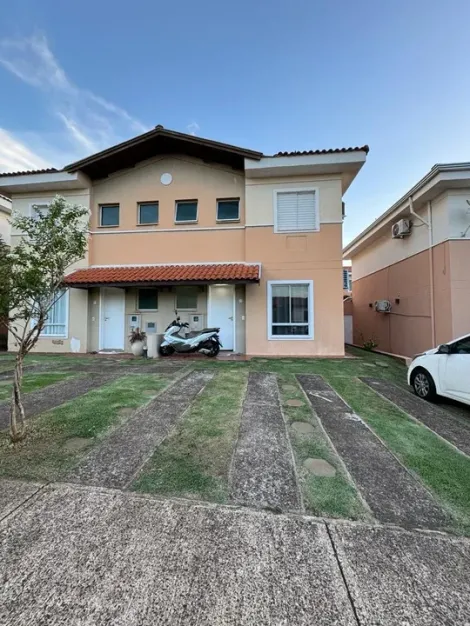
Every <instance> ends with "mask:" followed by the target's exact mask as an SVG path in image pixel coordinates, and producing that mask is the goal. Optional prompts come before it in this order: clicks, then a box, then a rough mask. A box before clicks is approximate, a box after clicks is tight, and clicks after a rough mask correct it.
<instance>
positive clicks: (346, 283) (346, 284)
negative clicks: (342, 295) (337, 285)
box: [343, 268, 351, 291]
mask: <svg viewBox="0 0 470 626" xmlns="http://www.w3.org/2000/svg"><path fill="white" fill-rule="evenodd" d="M343 289H345V290H346V291H351V270H349V269H346V268H344V269H343Z"/></svg>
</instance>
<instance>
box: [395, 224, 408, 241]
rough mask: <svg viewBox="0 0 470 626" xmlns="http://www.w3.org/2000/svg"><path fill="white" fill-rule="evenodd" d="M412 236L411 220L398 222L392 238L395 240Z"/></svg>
mask: <svg viewBox="0 0 470 626" xmlns="http://www.w3.org/2000/svg"><path fill="white" fill-rule="evenodd" d="M408 235H411V221H410V220H398V222H395V224H393V226H392V237H393V238H394V239H403V237H407V236H408Z"/></svg>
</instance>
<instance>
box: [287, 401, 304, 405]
mask: <svg viewBox="0 0 470 626" xmlns="http://www.w3.org/2000/svg"><path fill="white" fill-rule="evenodd" d="M286 404H287V406H304V402H302V400H287V402H286Z"/></svg>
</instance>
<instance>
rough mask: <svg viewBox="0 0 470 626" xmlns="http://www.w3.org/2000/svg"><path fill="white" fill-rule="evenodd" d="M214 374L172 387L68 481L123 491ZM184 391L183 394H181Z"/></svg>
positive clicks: (118, 430) (200, 373)
mask: <svg viewBox="0 0 470 626" xmlns="http://www.w3.org/2000/svg"><path fill="white" fill-rule="evenodd" d="M213 376H214V373H213V372H208V371H204V370H200V371H197V372H191V373H190V374H188V375H186V376H185V377H184V378H183V379H181V380H180V381H179V382H178V383H177V384H173V385H171V386H170V387H169V388H168V389H166V390H165V391H163V392H162V393H161V394H160V395H158V396H157V397H156V398H154V399H153V400H151V401H150V402H149V403H148V404H146V405H144V406H142V407H140V409H137V410H136V411H135V412H134V415H133V416H132V417H130V418H129V419H128V420H127V421H125V422H124V423H123V424H122V425H121V426H120V427H118V428H116V430H114V431H113V432H112V433H111V434H110V435H109V436H108V437H106V438H105V439H103V441H102V443H101V445H99V446H97V447H96V448H93V449H92V450H91V452H90V453H89V454H88V455H87V456H86V457H85V458H84V459H83V461H82V462H81V463H79V464H78V465H77V466H76V467H75V468H74V469H73V470H72V472H71V473H70V474H69V476H68V477H67V480H69V481H71V482H78V483H82V484H85V485H96V486H100V487H110V488H116V489H124V488H126V486H127V485H128V484H129V483H130V482H131V481H132V480H133V479H134V477H135V475H136V473H137V472H138V471H139V469H140V468H141V467H142V465H143V464H144V463H145V462H146V461H147V459H148V458H149V457H150V455H151V454H152V453H153V452H154V450H155V448H157V447H158V446H159V445H160V444H161V442H162V441H163V440H164V439H165V438H166V437H167V436H168V435H169V434H170V432H171V431H172V429H173V428H174V427H175V425H176V422H177V421H178V419H179V418H180V417H181V416H182V414H183V413H184V412H185V410H186V409H187V408H188V406H189V405H190V404H191V402H192V401H193V400H194V398H195V397H196V396H197V394H198V393H199V392H200V391H201V390H202V389H204V387H205V386H206V384H207V383H208V382H209V381H210V380H211V379H212V378H213ZM182 390H183V391H182Z"/></svg>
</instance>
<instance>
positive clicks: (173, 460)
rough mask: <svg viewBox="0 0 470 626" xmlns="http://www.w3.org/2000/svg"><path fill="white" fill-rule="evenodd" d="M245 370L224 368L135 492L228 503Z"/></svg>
mask: <svg viewBox="0 0 470 626" xmlns="http://www.w3.org/2000/svg"><path fill="white" fill-rule="evenodd" d="M246 383H247V372H246V371H244V370H243V369H240V368H226V369H225V370H223V371H221V372H219V373H218V374H217V375H216V376H215V377H214V378H213V379H212V380H211V381H210V382H209V383H208V385H207V386H206V387H205V389H204V391H203V392H202V393H201V394H200V395H199V396H197V398H196V400H195V401H194V402H193V404H192V405H191V407H190V408H189V410H188V412H187V413H186V414H185V416H184V418H183V421H182V422H180V424H179V426H178V428H177V430H176V431H175V432H174V433H173V434H172V435H170V437H168V439H166V440H165V441H164V442H163V443H162V445H161V446H160V447H159V448H158V449H157V450H156V451H155V453H154V455H153V456H152V458H151V459H150V460H149V461H148V462H147V464H146V465H145V466H144V467H143V469H142V471H141V473H140V475H139V476H138V478H137V479H136V481H135V482H134V483H133V485H132V487H131V488H132V489H134V490H135V491H144V492H148V493H160V494H165V495H172V496H180V497H193V498H197V499H201V500H211V501H216V502H225V501H226V500H227V498H228V474H229V469H230V463H231V459H232V454H233V449H234V446H235V443H236V439H237V435H238V429H239V426H240V416H241V405H242V402H243V397H244V394H245V389H246Z"/></svg>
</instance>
